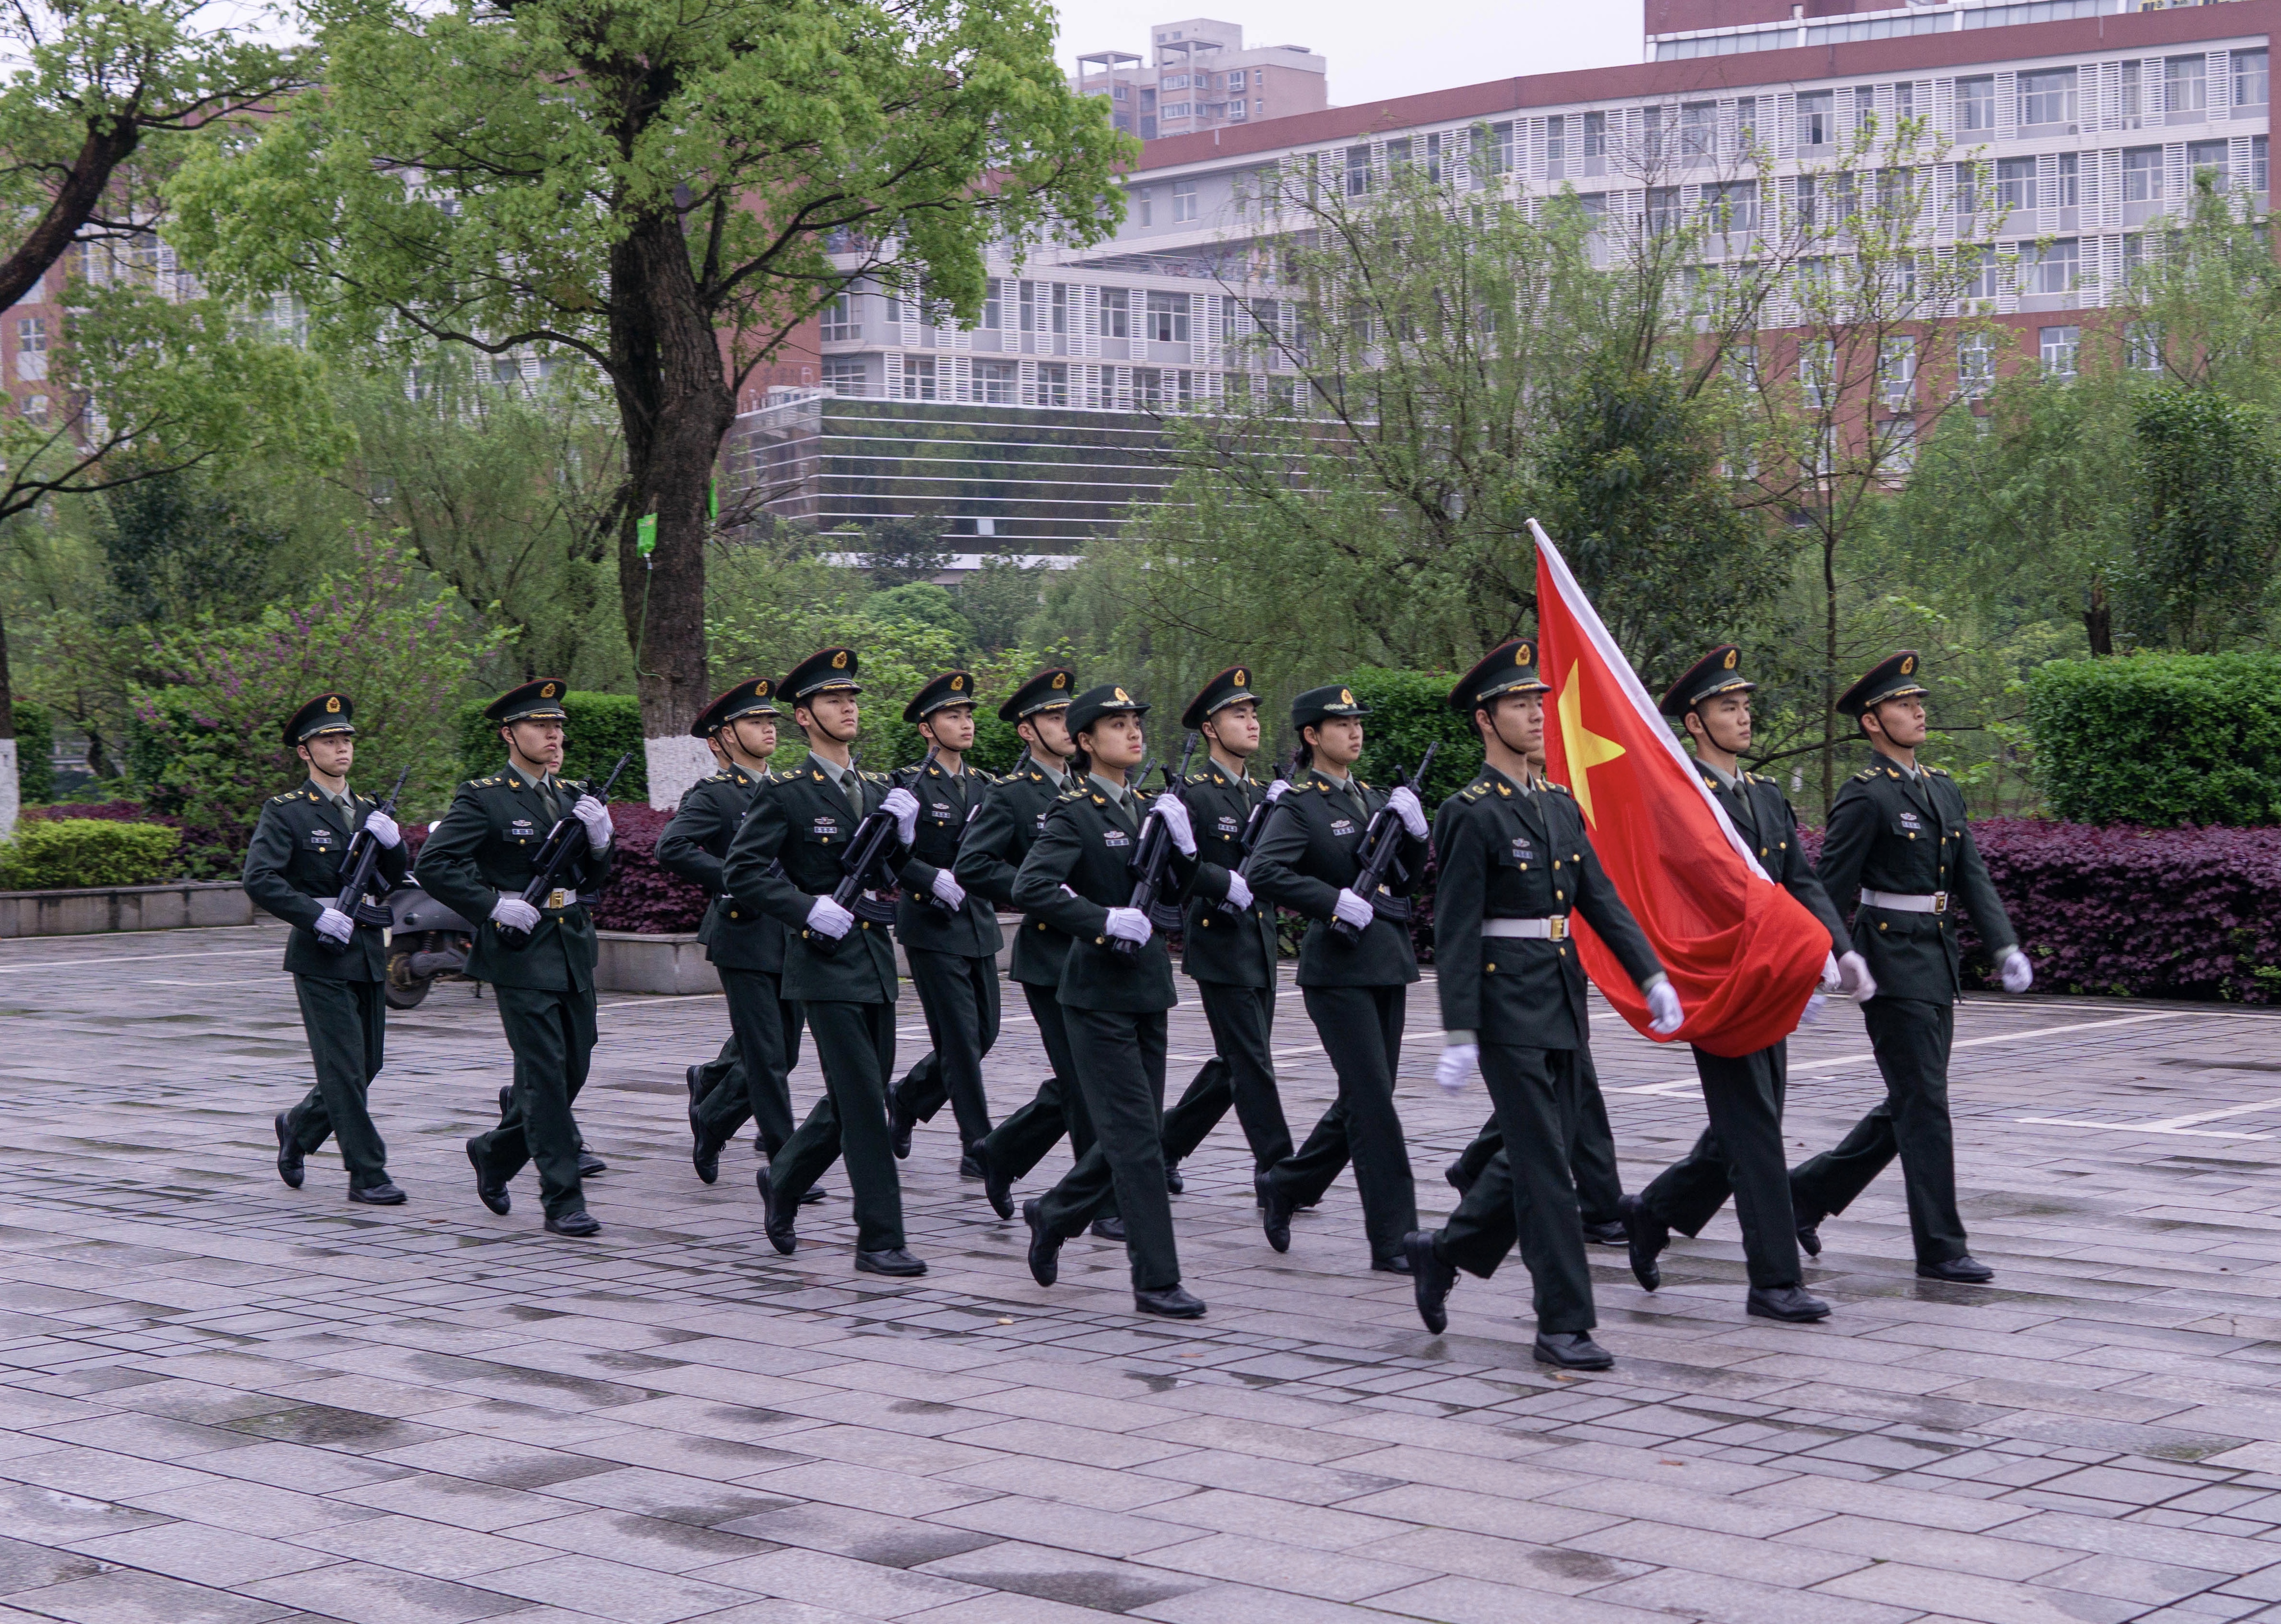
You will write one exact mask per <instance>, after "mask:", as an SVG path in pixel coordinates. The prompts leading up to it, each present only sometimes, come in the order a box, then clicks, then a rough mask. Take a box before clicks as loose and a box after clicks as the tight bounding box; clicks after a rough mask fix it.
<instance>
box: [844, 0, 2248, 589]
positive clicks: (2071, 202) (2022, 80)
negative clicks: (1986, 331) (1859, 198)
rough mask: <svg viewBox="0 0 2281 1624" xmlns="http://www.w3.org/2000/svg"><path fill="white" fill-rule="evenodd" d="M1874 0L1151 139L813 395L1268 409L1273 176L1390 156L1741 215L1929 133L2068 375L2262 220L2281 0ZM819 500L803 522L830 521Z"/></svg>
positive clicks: (877, 326) (863, 337)
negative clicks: (1062, 245) (2177, 259)
mask: <svg viewBox="0 0 2281 1624" xmlns="http://www.w3.org/2000/svg"><path fill="white" fill-rule="evenodd" d="M1868 3H1869V0H1812V3H1811V4H1796V0H1651V5H1650V9H1649V12H1648V20H1649V27H1650V28H1651V30H1652V32H1651V34H1650V35H1649V37H1648V38H1647V40H1646V42H1645V44H1646V54H1647V55H1648V56H1649V57H1651V58H1653V59H1651V60H1649V61H1646V62H1640V63H1633V64H1628V65H1624V66H1613V67H1607V68H1597V69H1589V70H1583V71H1579V72H1572V73H1548V74H1537V75H1531V76H1524V77H1519V78H1512V79H1499V80H1493V81H1488V82H1485V83H1481V84H1475V85H1468V86H1465V87H1463V88H1461V89H1450V90H1442V91H1436V92H1434V93H1431V94H1427V95H1422V96H1414V97H1404V98H1402V99H1398V100H1395V101H1390V102H1380V103H1372V104H1369V105H1367V106H1361V107H1348V108H1326V109H1323V110H1321V111H1318V112H1309V113H1303V114H1299V115H1295V116H1293V117H1289V118H1284V119H1277V120H1269V121H1266V122H1249V123H1247V124H1246V125H1245V126H1244V127H1243V128H1218V129H1213V130H1208V131H1198V132H1195V133H1192V134H1187V135H1172V136H1165V137H1161V138H1159V139H1157V140H1155V141H1152V142H1150V143H1148V144H1147V146H1146V148H1145V149H1144V152H1143V156H1142V159H1141V161H1140V165H1139V166H1137V167H1136V168H1135V169H1134V170H1133V172H1132V173H1131V174H1129V175H1128V176H1127V177H1126V185H1127V188H1128V197H1130V198H1132V199H1133V200H1135V201H1137V200H1138V199H1139V197H1141V196H1142V195H1143V194H1145V195H1146V196H1147V197H1148V202H1149V206H1148V208H1147V209H1146V210H1145V211H1144V210H1143V209H1141V208H1140V207H1138V206H1135V207H1133V208H1131V209H1130V211H1129V213H1128V214H1127V217H1126V219H1125V223H1124V225H1123V226H1122V228H1120V229H1119V231H1118V233H1117V237H1116V238H1115V240H1114V241H1112V242H1110V243H1107V244H1101V245H1099V246H1098V247H1095V248H1092V249H1086V250H1069V251H1061V252H1057V253H1043V254H1036V255H1032V258H1031V259H1030V260H1029V262H1028V263H1026V264H1024V265H1019V266H1017V265H1016V264H1013V263H1011V262H1003V263H1001V264H998V265H997V266H995V267H994V269H995V270H996V271H997V272H998V273H999V274H998V275H997V277H996V279H995V280H994V282H992V284H991V285H992V290H993V291H992V297H991V300H990V303H989V305H988V306H987V307H986V310H985V312H984V314H983V317H982V321H981V322H980V324H979V325H978V326H977V327H975V328H973V329H959V328H956V327H954V326H951V325H948V324H947V323H946V322H944V321H942V320H941V319H940V317H939V313H936V312H933V311H931V310H929V309H928V308H926V307H925V306H924V305H920V304H917V303H915V302H914V301H912V300H910V299H909V298H897V297H895V296H894V295H893V294H892V293H887V292H882V291H867V292H859V293H856V294H854V295H852V296H850V297H849V298H847V299H845V300H843V301H841V302H840V304H839V305H836V306H835V308H834V310H833V311H832V313H831V315H830V316H829V317H828V318H827V319H826V321H825V323H824V325H823V329H822V359H821V363H820V364H821V368H822V375H823V384H824V385H825V386H826V387H827V388H829V389H831V390H833V391H837V392H839V393H840V394H843V395H861V396H865V397H872V398H876V397H881V396H885V397H887V398H893V399H896V400H900V401H902V402H904V403H906V406H909V407H913V408H916V409H917V410H924V407H923V406H920V404H919V403H924V402H929V401H940V402H957V403H963V404H966V405H969V406H973V405H981V406H990V407H993V408H995V416H996V418H997V420H998V421H1001V422H1003V423H1005V424H1007V425H1009V433H1008V434H1007V436H1006V439H1007V441H1008V443H1009V450H1008V451H1007V452H1005V455H1006V456H1007V457H1008V458H1009V460H1011V459H1013V458H1015V457H1016V456H1017V454H1018V453H1017V452H1016V451H1014V450H1013V449H1010V447H1011V446H1012V445H1015V444H1017V443H1018V441H1019V439H1020V436H1019V435H1018V434H1015V433H1012V432H1011V431H1010V426H1012V425H1016V424H1018V423H1019V422H1020V421H1022V420H1023V419H1024V417H1025V413H1027V412H1032V411H1050V412H1052V413H1054V414H1059V415H1063V416H1064V417H1065V416H1066V414H1070V413H1073V412H1087V411H1090V412H1101V413H1123V414H1140V415H1141V416H1142V417H1143V418H1145V417H1146V416H1147V415H1148V414H1161V413H1164V412H1168V411H1171V410H1175V409H1179V408H1182V407H1187V406H1192V405H1195V404H1197V403H1209V402H1210V400H1211V399H1212V398H1215V397H1218V396H1219V395H1221V394H1222V393H1223V392H1225V391H1227V390H1228V389H1230V388H1231V387H1237V388H1241V389H1244V390H1246V391H1252V392H1255V393H1256V392H1257V391H1263V390H1264V391H1266V392H1267V394H1268V395H1269V397H1270V398H1272V397H1273V395H1274V393H1275V391H1277V390H1279V389H1281V388H1284V387H1286V386H1287V382H1288V380H1287V375H1286V376H1282V377H1279V374H1278V369H1277V367H1276V366H1275V364H1274V358H1273V357H1272V353H1270V354H1263V353H1262V351H1263V346H1260V345H1257V344H1247V343H1244V342H1241V340H1242V339H1243V338H1244V336H1245V335H1246V334H1247V333H1249V332H1250V331H1252V330H1253V329H1252V328H1251V325H1250V324H1251V323H1252V322H1253V321H1256V320H1259V319H1262V318H1263V316H1264V319H1268V320H1276V319H1287V316H1286V317H1283V318H1279V317H1278V315H1277V303H1276V301H1277V298H1278V290H1276V289H1275V288H1274V287H1273V286H1272V285H1265V284H1261V283H1256V282H1250V281H1249V280H1247V277H1248V275H1249V273H1250V271H1251V269H1252V267H1256V266H1258V265H1261V264H1263V263H1269V262H1271V259H1270V257H1268V256H1262V255H1258V254H1256V253H1254V252H1253V251H1252V250H1253V247H1254V245H1255V244H1256V243H1257V242H1258V241H1259V240H1260V239H1261V237H1262V236H1263V235H1266V234H1271V233H1272V230H1273V229H1274V227H1275V221H1274V220H1273V219H1272V217H1271V216H1267V215H1264V214H1263V212H1262V211H1261V210H1260V208H1259V207H1258V205H1257V203H1256V199H1257V198H1258V197H1260V195H1261V194H1262V192H1263V190H1264V189H1266V188H1265V186H1264V182H1263V180H1262V174H1263V172H1268V171H1272V172H1276V173H1280V174H1286V175H1287V174H1293V173H1298V172H1304V173H1309V174H1312V175H1313V176H1314V177H1316V182H1317V183H1318V184H1320V185H1329V186H1335V187H1338V188H1340V189H1342V190H1344V191H1346V192H1348V193H1349V194H1357V195H1359V194H1365V193H1368V192H1369V191H1371V190H1372V189H1374V188H1376V187H1380V186H1382V185H1383V184H1384V183H1385V177H1386V176H1387V174H1388V173H1389V170H1390V169H1391V168H1392V167H1394V166H1400V165H1403V164H1408V163H1415V164H1421V165H1426V166H1434V167H1437V168H1438V169H1439V170H1440V171H1442V173H1445V174H1448V175H1449V176H1450V178H1451V179H1452V180H1453V181H1454V183H1455V184H1457V185H1458V187H1460V188H1463V189H1480V190H1495V191H1498V192H1501V193H1503V194H1504V195H1507V196H1512V197H1520V198H1542V197H1548V196H1550V195H1552V194H1555V193H1558V192H1561V191H1564V190H1566V189H1574V191H1575V192H1577V193H1578V194H1579V195H1580V196H1581V197H1582V199H1583V200H1584V203H1585V205H1586V207H1587V208H1588V209H1589V210H1590V211H1591V212H1593V213H1597V214H1598V215H1600V216H1602V217H1603V218H1604V219H1605V220H1608V221H1610V222H1611V228H1615V227H1617V226H1620V225H1623V224H1626V223H1629V224H1631V225H1634V226H1638V225H1640V224H1642V223H1643V222H1646V223H1648V224H1652V222H1653V221H1655V220H1659V219H1664V218H1676V217H1682V216H1684V215H1686V214H1687V213H1689V212H1691V211H1694V210H1697V209H1699V208H1702V207H1705V206H1706V205H1711V204H1713V203H1714V202H1715V204H1716V205H1718V206H1719V207H1720V208H1721V209H1722V210H1725V211H1728V213H1732V214H1733V215H1734V217H1735V218H1736V219H1737V220H1755V219H1757V218H1759V217H1760V212H1761V211H1764V213H1765V217H1767V218H1772V217H1774V215H1775V213H1776V212H1777V211H1781V210H1790V209H1795V208H1796V207H1797V205H1798V197H1799V189H1800V187H1801V185H1802V184H1810V183H1811V182H1809V181H1807V180H1806V177H1809V176H1811V175H1812V174H1814V173H1815V172H1816V170H1817V169H1820V168H1826V167H1828V166H1829V165H1830V164H1831V163H1832V162H1834V161H1835V160H1836V159H1838V158H1839V157H1840V156H1842V155H1843V154H1844V152H1845V151H1846V150H1847V147H1848V143H1850V142H1852V139H1853V138H1854V134H1855V132H1856V130H1857V129H1858V128H1860V126H1861V125H1862V123H1863V121H1864V120H1870V119H1875V120H1877V121H1878V128H1882V129H1884V130H1891V129H1893V128H1895V127H1896V125H1897V124H1898V121H1899V120H1903V119H1908V120H1922V121H1923V122H1924V124H1925V125H1926V126H1927V127H1928V128H1929V130H1930V132H1931V134H1932V135H1933V136H1934V137H1935V138H1937V140H1938V141H1939V142H1940V143H1943V146H1944V152H1943V156H1942V158H1941V162H1942V163H1943V164H1945V165H1950V166H1961V167H1962V168H1964V169H1965V170H1967V171H1968V172H1969V176H1970V178H1971V181H1972V182H1974V183H1967V182H1966V176H1964V175H1959V176H1957V177H1955V178H1954V179H1950V178H1947V177H1941V176H1933V177H1929V178H1931V179H1932V180H1933V182H1934V184H1933V185H1932V187H1931V188H1930V190H1929V193H1928V195H1929V197H1932V198H1934V199H1935V202H1934V203H1933V205H1931V207H1930V209H1929V212H1928V213H1927V215H1926V217H1925V219H1924V220H1923V222H1922V226H1923V230H1924V232H1925V234H1926V236H1927V237H1928V239H1929V242H1930V244H1933V245H1934V246H1936V247H1937V246H1938V245H1939V244H1943V243H1951V244H1953V243H1957V242H1960V241H1964V240H1968V239H1976V238H1977V237H1978V236H1979V235H1980V234H1982V233H1984V232H1985V230H1986V229H1987V224H1988V220H1989V219H1990V218H1991V216H1989V215H1988V214H1985V213H1980V212H1979V211H1978V209H1977V208H1976V206H1975V205H1972V204H1970V203H1968V202H1966V201H1965V199H1967V198H1968V197H1971V196H1972V195H1973V194H1974V193H1975V192H1976V190H1979V191H1983V192H1984V190H1985V189H1986V188H1988V187H1991V186H1992V188H1993V190H1994V192H1995V193H1996V195H1997V197H1998V199H1999V203H2000V216H1999V217H2000V220H2001V226H2000V229H1999V236H2000V239H2001V240H2000V242H1999V244H1998V246H1999V248H2000V249H2002V250H2004V252H2002V253H2001V254H2000V255H1999V256H1991V257H1990V259H1989V262H1988V263H1989V270H1988V273H1987V275H1986V276H1985V279H1984V285H1983V286H1980V287H1976V289H1975V290H1974V292H1975V295H1976V300H1977V305H1978V307H1979V308H1981V309H1983V310H1985V311H1987V312H1989V313H1992V314H1993V315H1994V316H1995V317H1996V318H1997V319H1998V320H1999V321H2005V322H2007V323H2009V324H2010V325H2011V326H2013V328H2014V329H2015V330H2017V331H2019V332H2020V334H2021V337H2022V348H2023V349H2024V350H2025V351H2026V352H2027V353H2028V354H2029V355H2031V356H2034V357H2036V358H2037V359H2038V360H2040V362H2041V363H2042V364H2043V365H2045V367H2050V368H2053V369H2057V370H2064V369H2065V368H2067V367H2069V366H2070V365H2071V364H2072V357H2073V354H2074V351H2075V346H2076V342H2077V340H2078V338H2079V336H2080V334H2081V329H2082V327H2083V325H2084V321H2085V320H2086V319H2087V313H2089V312H2092V311H2095V310H2096V309H2098V308H2099V307H2100V306H2101V305H2105V304H2106V303H2107V301H2108V300H2109V298H2111V297H2113V296H2114V294H2115V291H2116V290H2117V289H2118V288H2119V287H2121V285H2122V282H2123V280H2124V278H2125V276H2126V275H2127V273H2128V270H2129V267H2130V265H2131V264H2132V262H2133V261H2134V259H2136V258H2137V257H2138V255H2139V254H2141V253H2142V252H2144V251H2146V246H2147V244H2148V243H2149V241H2150V239H2153V238H2158V237H2159V235H2160V231H2161V225H2162V222H2163V221H2164V220H2165V219H2166V218H2168V217H2169V216H2170V215H2172V214H2173V213H2176V212H2177V211H2179V210H2180V209H2182V208H2183V207H2184V204H2185V202H2186V200H2187V199H2188V198H2190V197H2192V195H2193V192H2194V189H2195V186H2196V177H2197V175H2198V174H2204V173H2214V175H2215V180H2216V181H2217V182H2218V184H2219V186H2220V189H2222V190H2225V191H2229V192H2232V193H2235V194H2241V195H2245V197H2244V205H2245V206H2246V207H2249V208H2252V209H2254V210H2255V211H2256V212H2258V213H2262V212H2263V211H2264V210H2265V208H2266V207H2267V204H2268V197H2269V184H2268V173H2267V170H2268V162H2269V153H2268V134H2269V50H2270V43H2271V36H2272V34H2273V32H2274V30H2275V26H2276V24H2277V21H2281V0H2224V3H2220V4H2208V5H2190V6H2179V7H2173V8H2169V9H2163V10H2140V9H2138V5H2139V0H2127V4H2126V0H2024V3H2013V0H2005V3H2001V4H1999V3H1995V0H1981V3H1975V0H1956V3H1955V4H1927V5H1910V6H1905V7H1900V8H1891V9H1885V10H1879V11H1870V10H1866V9H1860V10H1845V9H1844V8H1845V7H1846V6H1848V5H1849V4H1862V5H1865V6H1866V4H1868ZM1643 154H1644V155H1650V156H1651V162H1650V161H1643ZM1981 206H1983V207H1984V205H1981ZM1781 319H1782V317H1781V315H1780V313H1779V312H1777V314H1776V316H1775V321H1777V322H1779V321H1780V320H1781ZM1104 460H1121V459H1115V458H1109V457H1108V456H1107V453H1105V452H1104ZM878 489H879V490H882V491H885V492H886V493H888V494H890V495H891V494H892V491H893V486H892V483H890V484H888V485H886V486H884V487H879V488H878ZM829 508H830V504H828V503H827V504H825V505H824V506H823V507H822V508H819V509H817V510H816V512H817V516H818V517H819V518H823V519H825V520H826V521H827V522H828V521H829ZM905 511H936V512H939V513H940V514H941V515H942V517H943V522H944V525H945V533H946V535H955V536H961V537H974V536H975V535H976V534H977V533H978V532H977V530H976V526H975V522H974V521H975V520H976V519H978V518H979V519H986V520H989V521H990V526H989V528H990V529H991V530H993V531H998V530H1003V529H1004V528H1005V526H1006V524H1007V522H1008V521H1009V519H1015V518H1018V516H1019V515H1018V514H1017V513H1015V512H1013V511H1011V510H1009V508H1007V507H1003V506H1001V507H992V508H990V509H989V511H987V512H985V511H982V509H981V508H979V507H978V508H977V509H976V511H975V512H973V513H968V512H967V511H966V510H965V509H964V508H963V507H960V506H958V505H957V504H956V503H951V504H949V505H947V506H945V505H938V506H937V507H932V508H927V509H922V508H918V507H913V508H909V509H906V510H905ZM1106 528H1107V524H1106V522H1104V525H1103V529H1106ZM964 545H968V546H974V545H977V544H976V543H975V542H974V541H972V540H968V541H966V542H965V544H964Z"/></svg>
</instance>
